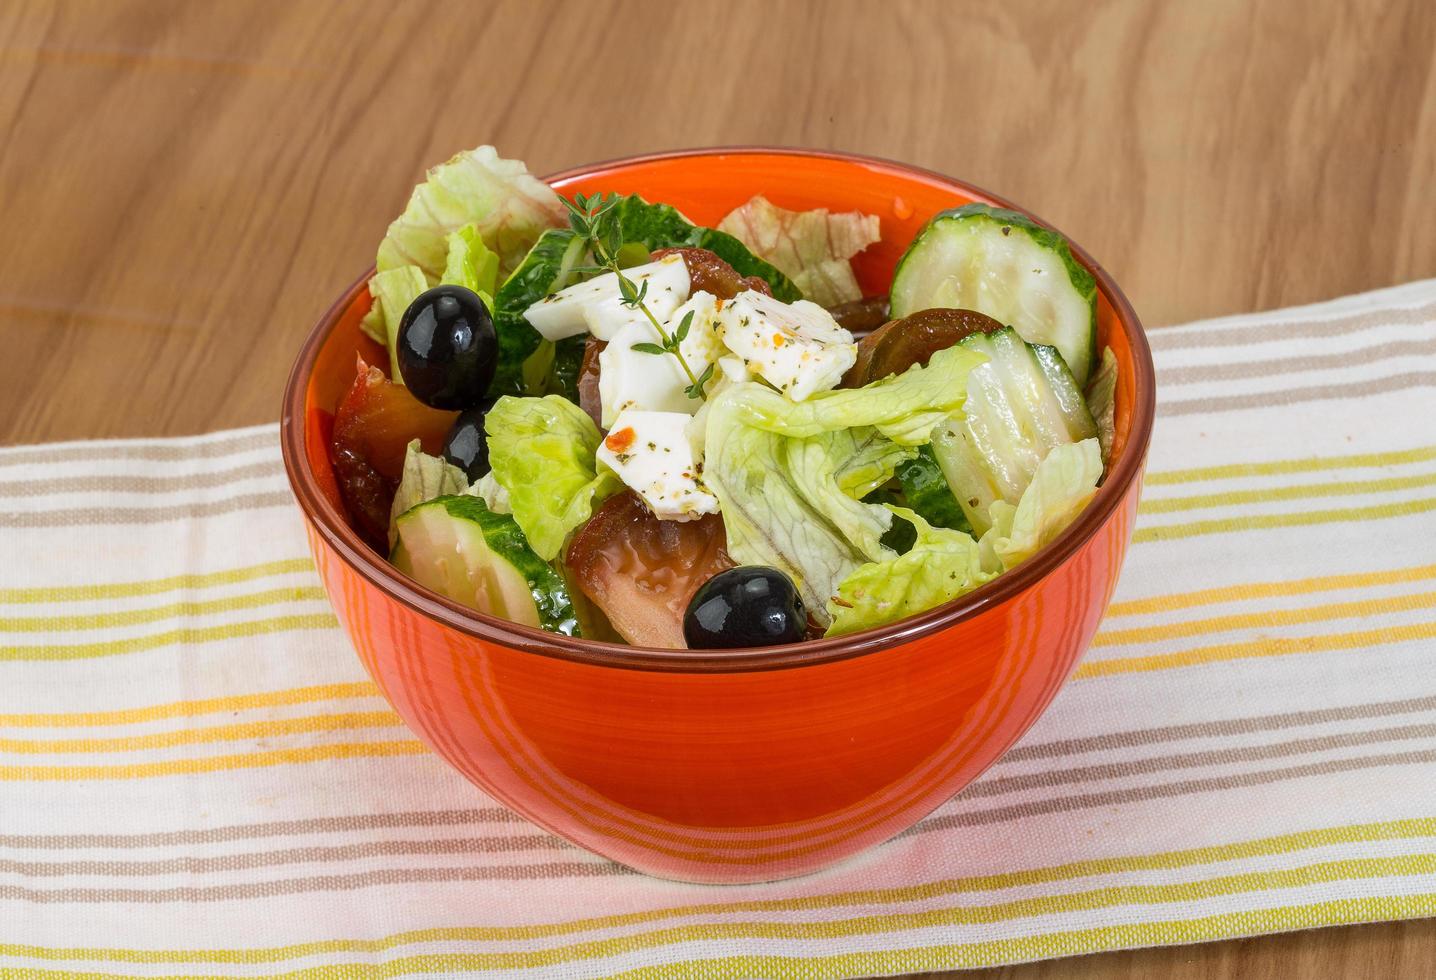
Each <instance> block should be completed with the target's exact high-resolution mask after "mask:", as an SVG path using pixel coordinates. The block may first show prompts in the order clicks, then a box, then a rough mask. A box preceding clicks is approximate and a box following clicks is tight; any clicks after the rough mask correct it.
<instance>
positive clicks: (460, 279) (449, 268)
mask: <svg viewBox="0 0 1436 980" xmlns="http://www.w3.org/2000/svg"><path fill="white" fill-rule="evenodd" d="M447 242H448V246H449V251H448V255H447V256H446V257H445V259H444V274H443V275H442V276H441V277H440V278H439V282H441V283H446V284H449V285H453V286H463V287H464V288H466V289H471V290H473V291H474V292H476V293H478V294H479V295H480V296H481V297H483V300H484V304H485V305H486V306H488V308H489V309H490V310H492V309H493V308H494V290H495V289H497V288H498V284H499V257H498V255H497V254H496V253H494V252H491V251H489V247H488V246H487V245H485V244H484V240H483V239H482V238H480V237H479V226H478V225H476V224H474V223H472V222H470V223H469V224H467V225H464V227H462V228H460V229H459V230H458V231H456V232H454V233H453V234H451V235H449V237H448V238H447Z"/></svg>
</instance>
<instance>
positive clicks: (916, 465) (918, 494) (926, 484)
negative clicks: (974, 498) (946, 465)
mask: <svg viewBox="0 0 1436 980" xmlns="http://www.w3.org/2000/svg"><path fill="white" fill-rule="evenodd" d="M896 476H897V478H898V482H900V483H901V484H902V492H903V496H904V497H906V498H907V505H908V506H909V507H911V508H912V509H913V510H914V511H915V512H916V513H917V515H918V516H919V517H921V518H922V519H923V520H925V521H927V522H928V523H929V524H931V525H933V526H934V527H950V528H952V529H953V530H956V531H971V530H972V525H971V524H970V523H969V522H968V520H967V515H965V514H964V513H963V512H962V508H961V507H959V506H958V505H957V500H956V499H955V498H954V497H953V495H952V487H950V486H949V485H948V482H947V478H946V477H945V476H944V475H943V472H942V467H941V466H940V465H939V464H938V462H937V456H936V455H934V453H933V450H932V447H931V446H919V447H918V450H917V455H916V456H914V457H913V458H912V459H909V460H907V461H905V462H902V463H899V464H898V467H897V473H896Z"/></svg>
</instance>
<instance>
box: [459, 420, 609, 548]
mask: <svg viewBox="0 0 1436 980" xmlns="http://www.w3.org/2000/svg"><path fill="white" fill-rule="evenodd" d="M484 431H485V432H486V433H487V435H488V440H489V465H490V466H492V467H493V474H494V479H495V480H497V481H498V484H499V485H500V486H501V487H503V488H504V490H505V491H507V493H508V497H509V506H510V507H511V508H512V509H513V516H514V520H515V521H517V522H518V525H519V527H520V528H522V529H523V532H524V535H525V536H526V537H527V538H528V541H529V547H531V548H533V550H534V552H535V553H536V554H537V555H538V556H539V557H540V558H542V559H544V560H545V561H552V560H553V559H554V558H556V557H558V554H559V552H561V551H562V550H563V546H564V542H565V541H566V540H567V539H568V536H569V534H570V533H571V532H572V531H573V530H574V529H575V528H577V527H578V526H579V525H580V524H582V523H584V522H585V521H587V520H588V518H589V516H590V515H591V514H592V513H593V507H594V505H595V504H597V503H598V502H600V501H602V500H604V499H606V498H607V497H609V496H612V495H613V494H614V493H617V492H618V491H619V490H621V489H623V484H622V482H621V481H620V480H619V479H618V476H617V475H616V474H614V473H613V472H612V471H611V470H609V469H607V468H603V469H602V470H600V469H599V468H598V467H597V464H596V461H595V457H594V453H595V451H596V450H597V449H598V443H599V439H600V435H599V431H598V427H597V426H596V425H594V424H593V419H591V418H589V417H588V415H587V414H585V413H584V411H583V409H581V408H579V407H578V406H577V405H575V404H574V403H573V402H570V401H568V400H567V399H564V398H561V397H559V396H557V395H548V396H545V397H543V398H515V397H512V396H505V397H503V398H500V399H499V400H498V401H497V402H496V403H495V404H494V407H493V408H492V409H490V410H489V414H488V416H487V417H485V419H484Z"/></svg>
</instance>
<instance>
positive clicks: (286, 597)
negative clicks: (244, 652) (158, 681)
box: [0, 585, 325, 633]
mask: <svg viewBox="0 0 1436 980" xmlns="http://www.w3.org/2000/svg"><path fill="white" fill-rule="evenodd" d="M323 598H325V595H324V590H323V589H316V588H310V587H305V586H297V585H296V586H290V587H289V588H283V589H265V590H264V591H263V592H254V593H251V594H249V595H236V596H226V597H225V598H223V599H199V600H193V599H186V600H183V601H181V602H170V603H166V604H165V605H163V606H151V607H149V608H147V609H126V610H123V611H118V612H95V613H83V614H81V615H78V616H18V617H12V618H8V619H7V618H3V617H0V633H29V632H35V633H58V632H63V631H68V630H93V629H104V628H106V627H111V626H135V625H137V624H139V623H153V622H157V621H159V620H162V619H175V618H179V617H182V616H204V615H206V614H208V613H217V612H232V611H234V610H236V609H254V608H256V607H258V606H268V605H273V604H274V603H277V602H306V601H311V600H315V599H323Z"/></svg>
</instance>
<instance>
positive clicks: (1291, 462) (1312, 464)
mask: <svg viewBox="0 0 1436 980" xmlns="http://www.w3.org/2000/svg"><path fill="white" fill-rule="evenodd" d="M1432 459H1436V446H1418V447H1416V448H1415V449H1402V450H1397V451H1395V452H1386V453H1355V454H1352V455H1348V456H1309V457H1306V458H1303V459H1278V460H1271V461H1268V462H1263V463H1229V464H1227V465H1225V466H1202V467H1196V468H1193V469H1185V470H1166V471H1164V472H1161V473H1148V474H1147V475H1146V477H1145V478H1144V480H1143V482H1144V483H1146V484H1147V485H1148V486H1154V487H1160V486H1168V485H1170V484H1174V483H1201V482H1204V481H1206V480H1231V479H1236V478H1238V477H1244V476H1284V475H1286V474H1289V473H1314V472H1317V471H1320V470H1340V469H1362V468H1365V467H1369V466H1399V465H1401V464H1402V463H1424V462H1426V461H1427V460H1432Z"/></svg>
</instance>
